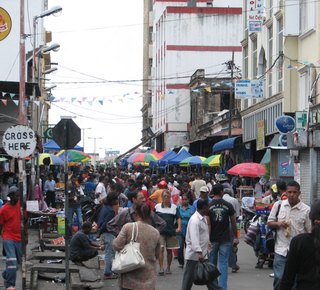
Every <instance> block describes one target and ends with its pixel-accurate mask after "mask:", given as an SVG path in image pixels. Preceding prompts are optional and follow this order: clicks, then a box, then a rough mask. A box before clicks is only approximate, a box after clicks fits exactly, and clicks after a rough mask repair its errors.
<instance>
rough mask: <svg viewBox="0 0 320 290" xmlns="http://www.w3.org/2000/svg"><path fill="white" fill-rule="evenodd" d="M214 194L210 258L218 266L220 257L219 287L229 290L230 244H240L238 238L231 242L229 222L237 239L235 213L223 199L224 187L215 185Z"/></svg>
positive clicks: (210, 226)
mask: <svg viewBox="0 0 320 290" xmlns="http://www.w3.org/2000/svg"><path fill="white" fill-rule="evenodd" d="M212 193H213V199H212V201H211V202H210V210H209V214H208V217H209V219H208V224H209V232H210V242H211V245H212V251H211V252H210V255H209V258H210V261H211V263H213V264H214V265H217V262H218V257H219V271H220V273H221V276H220V277H219V286H221V287H222V288H223V289H224V290H227V280H228V260H229V253H230V243H231V242H232V243H233V244H238V243H239V241H238V239H237V238H235V239H234V240H233V241H230V232H229V220H230V221H231V226H232V230H233V232H234V236H235V237H237V225H236V219H235V211H234V209H233V206H232V205H231V204H230V203H229V202H227V201H225V200H224V199H222V196H223V186H222V185H221V184H215V185H214V186H213V188H212Z"/></svg>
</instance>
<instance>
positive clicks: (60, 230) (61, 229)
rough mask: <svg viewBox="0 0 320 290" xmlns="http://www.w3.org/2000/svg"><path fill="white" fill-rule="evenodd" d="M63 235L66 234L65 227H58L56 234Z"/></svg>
mask: <svg viewBox="0 0 320 290" xmlns="http://www.w3.org/2000/svg"><path fill="white" fill-rule="evenodd" d="M65 233H66V227H65V225H63V226H59V225H58V234H61V235H64V234H65Z"/></svg>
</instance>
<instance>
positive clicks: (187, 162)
mask: <svg viewBox="0 0 320 290" xmlns="http://www.w3.org/2000/svg"><path fill="white" fill-rule="evenodd" d="M204 160H206V157H202V156H191V157H188V158H186V159H183V160H182V161H181V162H180V163H179V165H180V166H191V165H201V164H202V162H203V161H204Z"/></svg>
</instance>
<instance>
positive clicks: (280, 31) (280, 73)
mask: <svg viewBox="0 0 320 290" xmlns="http://www.w3.org/2000/svg"><path fill="white" fill-rule="evenodd" d="M278 51H279V54H280V53H283V18H281V19H280V20H279V21H278ZM279 63H281V65H282V66H283V63H282V62H279ZM282 83H283V67H280V66H279V70H278V92H282V90H283V86H282Z"/></svg>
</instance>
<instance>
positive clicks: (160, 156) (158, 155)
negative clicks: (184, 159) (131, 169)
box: [147, 149, 163, 159]
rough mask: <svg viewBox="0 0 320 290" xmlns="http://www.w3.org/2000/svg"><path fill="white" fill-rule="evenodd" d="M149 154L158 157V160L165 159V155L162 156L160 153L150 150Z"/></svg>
mask: <svg viewBox="0 0 320 290" xmlns="http://www.w3.org/2000/svg"><path fill="white" fill-rule="evenodd" d="M147 153H149V154H152V155H154V156H156V157H157V158H158V159H161V158H163V155H161V154H160V153H158V152H157V151H156V150H154V149H153V150H150V151H148V152H147Z"/></svg>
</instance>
